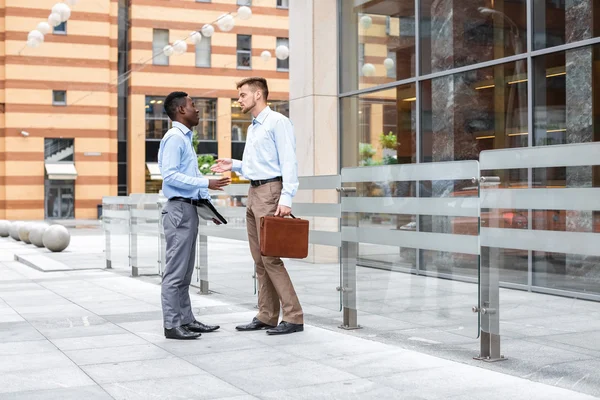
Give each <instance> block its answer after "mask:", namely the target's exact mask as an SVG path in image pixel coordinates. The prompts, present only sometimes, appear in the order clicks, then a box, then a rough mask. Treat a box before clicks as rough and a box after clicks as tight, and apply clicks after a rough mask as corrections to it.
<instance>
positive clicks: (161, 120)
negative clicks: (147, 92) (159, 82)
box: [146, 96, 171, 140]
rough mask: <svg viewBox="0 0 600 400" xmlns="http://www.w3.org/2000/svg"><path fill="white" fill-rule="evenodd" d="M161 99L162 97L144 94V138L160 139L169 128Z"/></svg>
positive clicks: (162, 99)
mask: <svg viewBox="0 0 600 400" xmlns="http://www.w3.org/2000/svg"><path fill="white" fill-rule="evenodd" d="M163 101H164V97H151V96H146V139H153V140H160V139H162V137H163V135H164V134H165V133H166V132H167V131H168V130H169V128H171V121H170V120H169V117H168V116H167V113H166V112H165V107H164V105H163Z"/></svg>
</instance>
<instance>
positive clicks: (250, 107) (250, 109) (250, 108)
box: [242, 103, 256, 114]
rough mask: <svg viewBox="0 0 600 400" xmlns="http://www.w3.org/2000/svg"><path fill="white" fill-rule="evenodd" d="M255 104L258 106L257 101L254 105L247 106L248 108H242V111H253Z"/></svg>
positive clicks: (244, 112)
mask: <svg viewBox="0 0 600 400" xmlns="http://www.w3.org/2000/svg"><path fill="white" fill-rule="evenodd" d="M254 106H256V103H252V105H250V106H248V107H246V108H242V113H243V114H248V113H249V112H250V111H252V109H253V108H254Z"/></svg>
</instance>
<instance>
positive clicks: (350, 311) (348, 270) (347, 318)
mask: <svg viewBox="0 0 600 400" xmlns="http://www.w3.org/2000/svg"><path fill="white" fill-rule="evenodd" d="M337 191H338V192H340V193H341V195H342V203H343V201H344V200H343V198H344V197H354V196H356V188H350V187H346V188H344V187H341V188H337ZM341 226H342V230H343V229H344V227H349V228H358V214H357V213H345V214H344V213H343V212H342V216H341ZM357 259H358V243H357V241H345V240H343V234H342V242H341V260H340V261H341V262H340V267H341V269H342V270H341V273H340V278H341V282H340V284H341V285H340V286H339V287H338V288H337V290H338V291H340V292H342V318H343V320H342V321H343V323H342V325H341V326H340V328H341V329H360V328H361V327H360V325H358V313H357V307H356V264H357Z"/></svg>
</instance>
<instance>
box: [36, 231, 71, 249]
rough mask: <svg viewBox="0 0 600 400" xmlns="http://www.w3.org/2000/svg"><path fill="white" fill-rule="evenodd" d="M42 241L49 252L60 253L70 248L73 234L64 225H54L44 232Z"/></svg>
mask: <svg viewBox="0 0 600 400" xmlns="http://www.w3.org/2000/svg"><path fill="white" fill-rule="evenodd" d="M42 241H43V242H44V246H45V247H46V248H47V249H48V250H50V251H54V252H60V251H63V250H64V249H66V248H67V247H68V246H69V243H70V242H71V234H70V233H69V231H68V230H67V228H65V227H64V226H62V225H52V226H50V227H49V228H48V229H46V231H45V232H44V235H43V237H42Z"/></svg>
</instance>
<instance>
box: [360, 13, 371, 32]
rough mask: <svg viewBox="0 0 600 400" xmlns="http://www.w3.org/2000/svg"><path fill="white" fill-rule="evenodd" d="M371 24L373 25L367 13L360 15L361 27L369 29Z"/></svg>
mask: <svg viewBox="0 0 600 400" xmlns="http://www.w3.org/2000/svg"><path fill="white" fill-rule="evenodd" d="M371 25H373V18H371V17H369V16H368V15H363V16H362V17H360V26H362V27H363V29H369V28H370V27H371Z"/></svg>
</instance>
